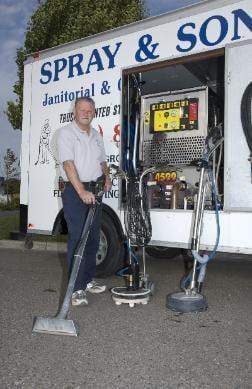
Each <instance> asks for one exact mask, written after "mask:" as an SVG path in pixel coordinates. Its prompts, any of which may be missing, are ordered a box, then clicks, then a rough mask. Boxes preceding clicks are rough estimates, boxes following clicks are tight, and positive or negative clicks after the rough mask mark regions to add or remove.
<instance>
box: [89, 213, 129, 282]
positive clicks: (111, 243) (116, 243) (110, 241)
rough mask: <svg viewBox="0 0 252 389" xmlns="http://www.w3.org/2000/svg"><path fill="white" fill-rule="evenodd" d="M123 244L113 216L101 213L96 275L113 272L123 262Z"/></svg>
mask: <svg viewBox="0 0 252 389" xmlns="http://www.w3.org/2000/svg"><path fill="white" fill-rule="evenodd" d="M123 258H124V245H123V242H122V241H121V239H120V235H119V232H118V230H117V229H116V226H115V223H114V221H113V218H112V217H110V216H109V215H108V214H107V213H106V212H103V213H102V223H101V235H100V246H99V249H98V252H97V255H96V276H97V277H106V276H111V275H113V274H115V272H116V271H117V270H118V268H119V267H121V266H122V264H123Z"/></svg>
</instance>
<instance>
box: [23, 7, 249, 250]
mask: <svg viewBox="0 0 252 389" xmlns="http://www.w3.org/2000/svg"><path fill="white" fill-rule="evenodd" d="M251 11H252V3H251V1H250V0H243V1H232V0H231V1H225V0H223V1H219V0H211V1H206V2H203V3H201V4H198V5H194V6H191V7H188V8H185V9H182V10H178V11H175V12H171V13H167V14H164V15H160V16H157V17H154V18H149V19H146V20H143V21H140V22H137V23H133V24H130V25H128V26H124V27H121V28H117V29H114V30H111V31H108V32H104V33H101V34H97V35H95V36H91V37H88V38H85V39H81V40H78V41H75V42H72V43H69V44H65V45H61V46H58V47H55V48H52V49H48V50H44V51H42V52H40V53H36V54H34V55H31V56H29V57H28V58H27V61H26V64H25V74H24V80H25V81H24V109H23V128H22V148H21V199H20V202H21V204H25V205H28V231H29V232H30V233H43V234H50V233H51V232H52V228H53V225H54V222H55V218H56V216H57V214H58V213H59V211H60V210H61V208H62V204H61V198H60V194H59V192H58V174H59V172H58V169H57V167H56V166H55V160H54V158H53V156H52V155H51V154H50V153H48V154H47V155H44V156H43V155H42V154H41V153H42V152H43V150H42V147H43V145H42V144H41V148H40V154H39V145H40V141H41V135H42V137H43V133H42V132H43V129H45V127H46V128H49V134H47V135H46V133H45V135H44V138H45V137H46V136H48V138H49V140H50V147H51V148H52V151H53V153H54V149H53V144H54V138H55V136H56V133H57V129H59V128H60V127H61V126H63V125H64V124H67V120H68V119H69V115H68V114H69V113H70V112H71V111H72V105H73V101H74V99H75V97H76V96H81V95H88V96H90V97H92V98H94V100H95V102H96V106H97V109H98V110H97V112H98V114H97V117H96V118H95V120H94V126H95V127H96V128H98V129H100V130H101V131H102V133H103V136H104V142H105V148H106V152H107V157H108V162H109V163H118V162H119V141H120V135H119V124H120V104H121V74H122V69H125V68H128V67H131V66H138V65H146V64H148V63H150V64H151V63H156V62H161V61H167V60H169V59H175V58H178V57H186V56H189V55H192V54H197V53H203V52H207V51H210V50H214V49H218V48H223V47H225V48H227V50H226V53H229V54H228V55H227V54H226V61H227V60H228V61H229V59H231V58H232V62H231V60H230V63H229V62H227V63H226V70H225V72H226V75H227V74H228V73H229V72H230V70H229V67H230V68H231V67H232V66H234V71H233V72H232V76H231V79H229V83H228V85H227V88H226V92H225V93H226V96H225V126H226V128H225V133H226V134H230V138H228V139H229V141H228V142H226V141H225V147H229V148H228V149H226V154H225V155H227V156H228V155H230V152H231V151H230V150H231V148H232V145H230V142H232V136H231V135H232V125H233V123H232V121H231V119H230V112H231V110H233V109H234V107H235V101H234V102H232V101H231V96H232V95H233V93H234V91H233V89H232V87H233V86H234V85H235V90H236V92H237V93H238V94H239V99H241V94H242V91H243V89H244V87H245V85H246V84H247V83H248V82H249V81H251V70H250V71H249V69H251V68H252V62H251V57H252V55H251V48H252V45H251V41H250V42H249V40H251V39H252V33H251ZM237 45H238V46H239V47H243V49H239V50H240V55H241V56H242V58H243V57H244V56H245V54H246V53H247V58H246V61H247V63H248V64H247V66H246V67H245V68H244V69H245V73H246V74H247V78H246V77H245V80H244V86H243V88H241V89H240V91H239V89H237V80H236V79H235V77H239V75H237V67H238V68H241V67H242V62H241V60H239V58H237V56H236V54H235V52H234V51H232V47H233V49H236V47H237ZM229 46H230V48H229V49H228V47H229ZM233 52H234V54H232V53H233ZM235 60H237V61H238V60H239V61H238V62H237V65H233V63H234V61H235ZM229 77H230V74H229ZM232 83H234V84H232ZM232 115H234V111H232ZM239 115H240V114H239V112H238V108H237V112H235V116H236V118H237V120H236V122H235V128H236V131H239V134H240V136H241V137H243V138H244V136H243V133H242V127H241V123H240V121H239V117H240V116H239ZM44 138H43V139H44ZM42 143H43V142H42ZM241 152H242V153H247V154H246V155H249V151H248V147H247V145H246V141H245V138H244V139H242V142H241ZM44 154H46V151H44ZM43 158H44V160H43ZM225 163H226V165H228V164H229V163H230V161H229V160H226V161H225ZM230 169H231V170H232V167H231V168H230ZM242 169H243V174H244V176H243V177H244V182H243V184H244V185H245V187H246V197H247V198H248V197H250V198H251V199H252V185H251V183H250V169H249V164H247V165H246V166H245V167H244V168H242ZM226 186H228V180H226ZM105 202H106V203H107V204H108V205H109V206H111V207H112V208H113V209H114V210H116V212H117V213H118V215H119V217H121V215H120V210H119V208H118V185H117V182H116V180H114V185H113V188H112V191H111V193H110V194H109V195H108V198H106V199H105ZM245 208H246V209H245ZM251 217H252V201H250V202H249V204H248V206H247V205H246V204H245V205H244V208H243V206H242V207H241V209H239V207H238V206H237V208H235V209H229V208H228V206H227V207H226V210H225V209H224V211H221V212H220V223H221V237H220V245H219V250H220V251H230V252H236V251H240V252H246V253H249V252H250V253H252V241H251V237H250V235H251V234H250V226H251V224H250V223H251ZM151 220H152V228H153V235H152V241H151V244H154V245H162V246H165V245H167V246H170V247H188V246H189V244H190V239H191V226H192V211H184V210H176V211H172V210H168V211H167V210H166V211H163V210H162V211H161V210H151ZM181 226H183V228H181ZM203 227H204V228H203V234H202V238H201V247H202V248H205V249H211V248H212V247H213V245H214V243H215V237H216V221H215V214H214V212H211V211H209V212H205V215H204V223H203Z"/></svg>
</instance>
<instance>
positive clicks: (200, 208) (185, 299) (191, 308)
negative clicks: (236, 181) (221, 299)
mask: <svg viewBox="0 0 252 389" xmlns="http://www.w3.org/2000/svg"><path fill="white" fill-rule="evenodd" d="M223 140H224V138H223V137H222V125H219V126H216V127H214V128H213V129H212V130H211V131H210V132H209V135H208V137H207V138H206V144H205V149H204V152H203V155H202V158H201V159H199V160H197V161H195V162H194V163H193V165H196V166H197V168H199V169H200V179H199V189H198V196H197V203H196V207H195V210H194V225H193V234H192V241H191V252H192V256H193V258H194V262H193V268H192V272H191V273H189V275H187V277H186V279H184V281H183V282H182V283H181V285H182V289H184V291H183V292H175V293H171V294H168V295H167V297H166V306H167V308H169V309H172V310H174V311H177V312H198V311H204V310H206V309H207V301H206V298H205V296H203V295H202V294H200V292H201V289H202V285H203V282H204V278H205V274H206V266H207V263H208V262H209V261H210V260H211V259H212V258H213V257H214V256H215V254H216V250H217V247H218V244H219V237H220V225H219V213H218V212H219V210H218V207H219V204H218V199H217V193H216V185H215V179H214V177H213V173H212V169H211V166H210V159H211V156H212V154H213V153H214V151H215V150H216V149H217V148H218V147H220V146H221V145H222V143H223ZM207 173H208V178H209V181H210V184H211V187H212V194H213V199H214V203H215V214H216V222H217V238H216V242H215V246H214V249H213V251H212V253H211V254H210V255H206V254H204V255H203V256H201V255H200V254H199V246H200V236H201V232H202V220H203V215H204V204H205V194H206V185H207V183H208V181H207ZM196 277H197V279H196ZM188 279H189V280H190V283H189V287H187V286H186V285H187V283H188Z"/></svg>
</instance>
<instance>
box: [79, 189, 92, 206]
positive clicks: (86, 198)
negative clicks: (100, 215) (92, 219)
mask: <svg viewBox="0 0 252 389" xmlns="http://www.w3.org/2000/svg"><path fill="white" fill-rule="evenodd" d="M79 196H80V198H81V200H82V201H83V203H85V204H95V196H94V194H93V193H92V192H89V191H87V190H84V191H82V192H81V193H79Z"/></svg>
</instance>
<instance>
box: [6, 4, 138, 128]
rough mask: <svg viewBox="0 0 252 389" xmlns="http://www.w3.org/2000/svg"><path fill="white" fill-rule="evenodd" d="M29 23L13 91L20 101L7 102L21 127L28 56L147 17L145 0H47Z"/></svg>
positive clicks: (9, 113) (12, 120) (10, 115)
mask: <svg viewBox="0 0 252 389" xmlns="http://www.w3.org/2000/svg"><path fill="white" fill-rule="evenodd" d="M38 3H39V5H38V9H37V10H36V11H35V12H34V14H33V15H32V17H31V20H30V22H29V23H28V27H27V32H26V39H25V44H24V47H23V48H19V49H18V50H17V57H16V63H17V66H18V81H17V82H16V83H15V84H14V87H13V91H14V93H15V94H16V95H17V99H16V102H12V101H9V102H8V103H7V111H6V114H7V117H8V120H9V122H10V123H11V125H12V126H13V128H15V129H21V124H22V104H23V78H24V76H23V62H24V59H25V56H26V55H27V54H29V53H34V52H37V51H40V50H43V49H47V48H50V47H53V46H57V45H60V44H62V43H67V42H70V41H73V40H75V39H80V38H84V37H86V36H89V35H93V34H96V33H99V32H102V31H106V30H109V29H112V28H115V27H119V26H122V25H124V24H128V23H132V22H135V21H137V20H140V19H143V17H144V15H145V13H146V10H145V7H144V0H96V1H94V0H85V1H84V0H47V1H38Z"/></svg>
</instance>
